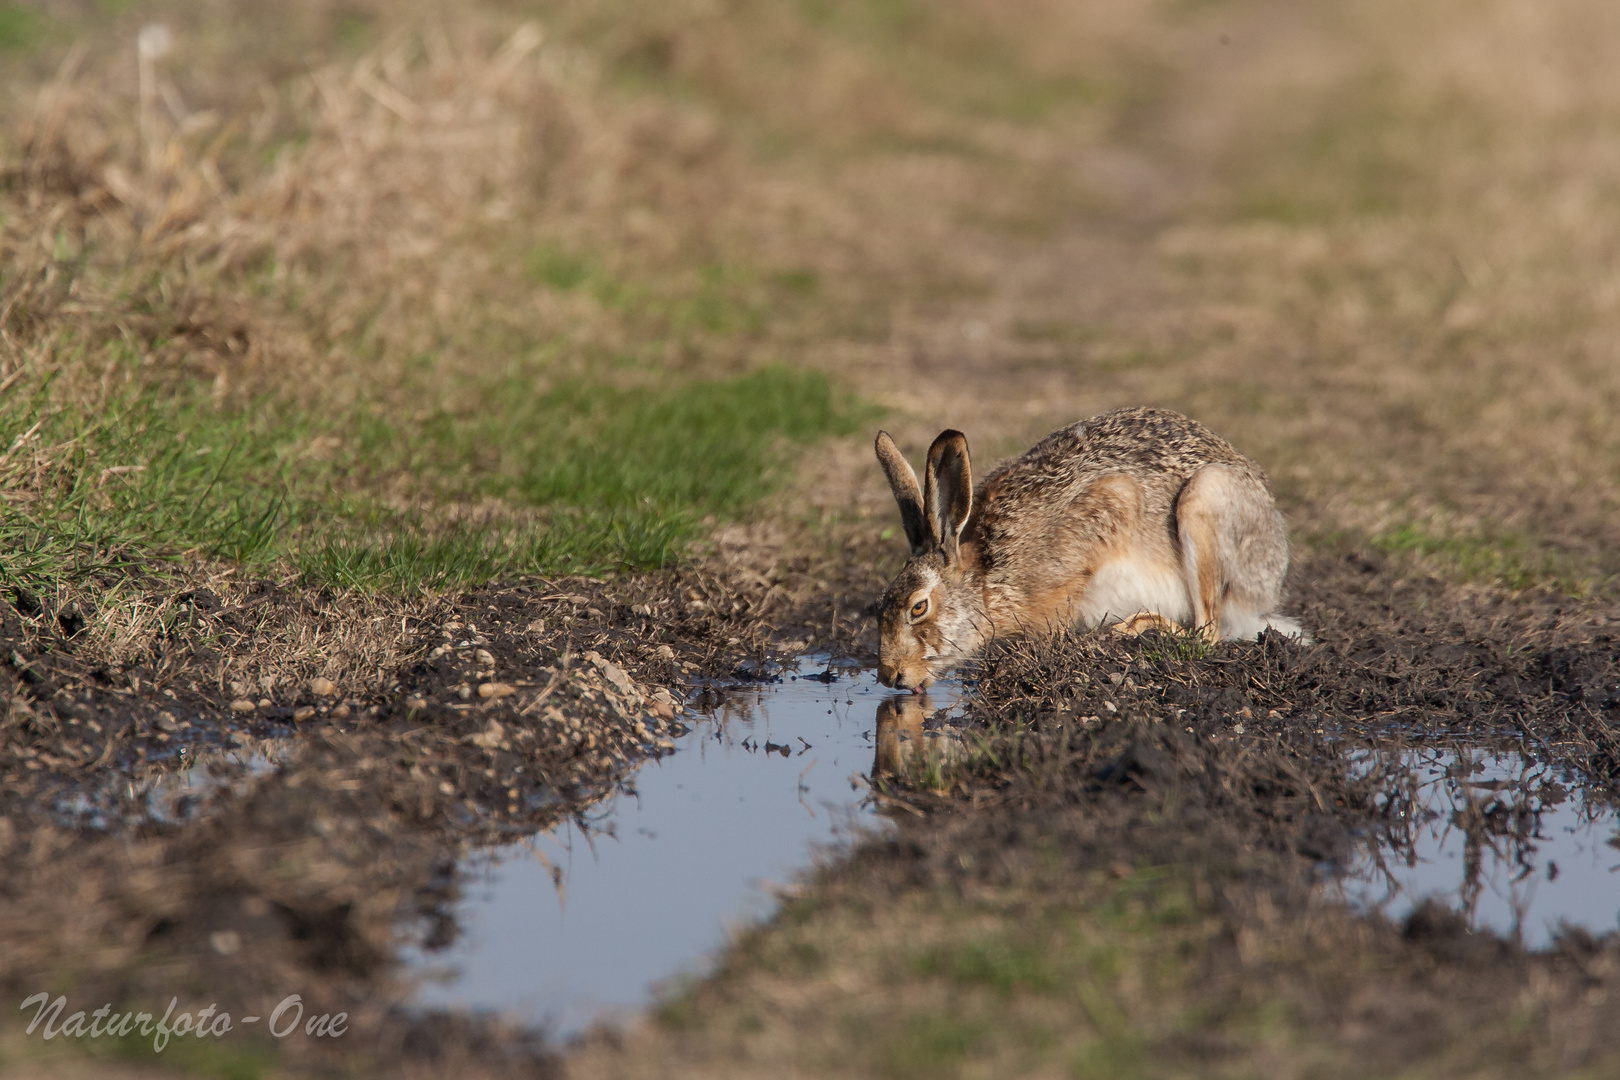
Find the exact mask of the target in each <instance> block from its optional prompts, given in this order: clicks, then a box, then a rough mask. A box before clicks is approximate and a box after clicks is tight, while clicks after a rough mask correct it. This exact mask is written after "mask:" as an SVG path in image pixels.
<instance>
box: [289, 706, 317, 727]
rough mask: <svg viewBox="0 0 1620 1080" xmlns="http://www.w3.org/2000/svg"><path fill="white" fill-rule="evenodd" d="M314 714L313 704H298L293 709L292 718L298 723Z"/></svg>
mask: <svg viewBox="0 0 1620 1080" xmlns="http://www.w3.org/2000/svg"><path fill="white" fill-rule="evenodd" d="M314 715H315V706H313V705H300V706H299V707H298V708H296V709H294V710H293V720H294V721H296V722H297V723H300V724H302V723H303V722H304V721H305V720H308V719H309V718H310V717H312V716H314Z"/></svg>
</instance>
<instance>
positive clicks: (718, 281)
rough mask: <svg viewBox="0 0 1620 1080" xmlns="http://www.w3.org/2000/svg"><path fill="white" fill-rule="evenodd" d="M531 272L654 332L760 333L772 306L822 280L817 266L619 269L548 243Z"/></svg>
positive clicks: (532, 255) (798, 297)
mask: <svg viewBox="0 0 1620 1080" xmlns="http://www.w3.org/2000/svg"><path fill="white" fill-rule="evenodd" d="M523 271H524V276H525V277H527V278H528V279H529V280H530V281H532V282H534V283H535V284H537V285H541V286H544V287H545V288H547V289H550V290H551V291H553V292H558V293H584V294H586V295H588V296H590V297H592V298H593V299H594V300H595V301H596V302H597V303H598V304H601V305H602V306H603V307H604V308H607V309H609V310H612V311H616V312H619V313H620V314H621V315H623V316H624V317H625V318H626V319H628V320H629V321H630V322H631V323H633V324H634V325H635V326H636V327H638V328H639V329H641V330H642V331H643V332H645V333H646V334H647V335H649V336H650V337H652V338H655V339H656V338H661V337H664V336H673V337H677V338H682V339H687V338H691V337H694V336H697V335H700V334H704V335H749V334H756V333H758V332H759V331H760V330H761V329H763V328H764V326H765V321H766V318H765V311H766V308H767V306H773V304H774V303H775V302H784V301H785V302H788V303H794V302H801V303H802V302H803V301H804V300H806V299H808V298H810V297H813V296H814V295H815V293H816V291H817V289H818V286H819V281H818V279H817V278H816V276H815V274H814V272H813V271H805V270H788V271H784V272H782V273H780V274H774V275H770V276H767V277H763V278H762V277H761V276H760V275H758V274H756V273H754V272H752V271H750V270H747V269H744V268H741V267H736V266H727V265H719V264H711V265H706V266H700V267H697V268H695V269H692V270H689V271H687V272H685V273H683V274H680V275H677V276H675V277H673V278H670V279H668V280H663V281H657V282H647V281H640V280H630V279H627V278H624V277H621V276H619V275H616V274H614V273H612V272H611V271H610V270H609V269H608V268H607V267H605V266H604V265H602V263H601V262H600V261H599V260H597V259H596V258H594V257H592V256H590V255H587V254H582V253H580V252H577V251H573V250H570V249H568V248H565V247H563V246H561V245H559V244H555V243H545V244H541V245H539V246H538V247H536V248H534V249H533V250H532V251H530V252H529V254H528V256H527V257H526V258H525V259H524V264H523Z"/></svg>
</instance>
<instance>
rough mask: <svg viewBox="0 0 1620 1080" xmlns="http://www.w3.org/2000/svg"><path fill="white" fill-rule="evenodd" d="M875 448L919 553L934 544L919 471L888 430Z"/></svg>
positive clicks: (879, 436)
mask: <svg viewBox="0 0 1620 1080" xmlns="http://www.w3.org/2000/svg"><path fill="white" fill-rule="evenodd" d="M873 448H874V449H875V450H877V459H878V464H879V465H882V466H883V474H884V475H885V476H887V477H888V478H889V489H890V490H891V491H893V492H894V501H895V502H897V503H899V504H900V523H901V525H903V526H904V527H905V530H906V540H907V541H908V542H909V543H910V544H911V553H912V554H913V555H920V554H921V553H922V552H924V551H927V550H928V549H929V548H930V547H932V546H933V536H932V535H931V534H930V533H929V531H928V520H927V519H926V518H925V517H923V497H922V488H920V487H918V486H917V474H916V473H915V472H913V471H912V469H911V463H910V462H908V461H907V460H906V458H905V455H904V454H902V453H900V448H899V447H898V446H896V445H894V440H893V439H891V438H889V433H888V432H887V431H880V432H878V433H877V442H876V443H874V444H873Z"/></svg>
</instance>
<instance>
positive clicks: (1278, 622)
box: [1265, 615, 1312, 645]
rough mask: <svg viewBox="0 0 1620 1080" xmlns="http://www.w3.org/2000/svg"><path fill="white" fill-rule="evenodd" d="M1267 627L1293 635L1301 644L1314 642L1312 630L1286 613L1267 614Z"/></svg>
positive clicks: (1280, 632)
mask: <svg viewBox="0 0 1620 1080" xmlns="http://www.w3.org/2000/svg"><path fill="white" fill-rule="evenodd" d="M1265 629H1267V630H1275V631H1277V633H1279V634H1283V635H1286V636H1287V637H1291V638H1293V639H1295V640H1296V641H1298V642H1299V643H1300V644H1301V645H1309V644H1311V643H1312V638H1311V632H1310V631H1309V630H1307V629H1305V628H1304V627H1303V626H1301V625H1299V623H1298V622H1296V621H1295V620H1293V619H1290V618H1289V617H1288V616H1286V615H1267V616H1266V625H1265Z"/></svg>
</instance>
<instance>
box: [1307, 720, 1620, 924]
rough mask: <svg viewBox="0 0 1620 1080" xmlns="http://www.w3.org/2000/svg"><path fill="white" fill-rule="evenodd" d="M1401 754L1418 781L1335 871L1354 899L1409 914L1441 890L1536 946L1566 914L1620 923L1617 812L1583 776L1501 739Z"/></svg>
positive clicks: (1469, 912)
mask: <svg viewBox="0 0 1620 1080" xmlns="http://www.w3.org/2000/svg"><path fill="white" fill-rule="evenodd" d="M1402 765H1403V766H1404V767H1405V770H1406V771H1407V772H1408V774H1409V775H1410V776H1411V781H1412V782H1411V784H1410V787H1409V789H1408V791H1406V792H1404V793H1402V794H1401V795H1399V796H1398V797H1397V798H1396V799H1395V801H1394V802H1393V803H1392V806H1391V811H1392V813H1391V815H1390V816H1391V818H1392V819H1393V820H1394V821H1395V823H1396V824H1395V827H1394V828H1393V829H1391V830H1390V831H1389V833H1388V834H1387V835H1386V836H1385V837H1383V838H1382V840H1381V842H1380V843H1378V844H1377V845H1375V846H1373V847H1371V848H1368V849H1364V850H1363V852H1362V853H1361V854H1360V855H1359V857H1358V858H1356V859H1355V860H1354V861H1353V862H1352V864H1351V865H1350V866H1349V867H1348V868H1347V872H1346V873H1345V874H1344V875H1343V876H1342V877H1341V878H1339V880H1338V882H1337V883H1336V887H1337V888H1339V889H1341V890H1342V891H1343V894H1344V897H1345V898H1346V899H1347V900H1349V901H1350V902H1351V903H1353V904H1355V905H1357V906H1359V907H1362V908H1374V909H1378V910H1381V911H1383V912H1385V913H1386V914H1388V915H1389V916H1390V917H1392V918H1395V919H1402V918H1404V917H1405V916H1406V915H1407V914H1409V913H1410V912H1411V911H1412V909H1413V908H1414V907H1415V906H1416V905H1417V904H1419V903H1421V902H1422V901H1423V900H1425V899H1428V898H1430V897H1433V898H1436V899H1438V900H1440V901H1441V902H1443V903H1445V904H1446V905H1447V906H1449V907H1452V908H1455V909H1456V910H1458V911H1460V912H1461V913H1462V914H1463V915H1464V916H1465V917H1466V918H1467V919H1468V922H1469V925H1470V926H1472V927H1475V928H1476V929H1489V930H1493V931H1495V932H1496V933H1499V934H1501V935H1503V936H1504V937H1507V938H1510V939H1516V940H1518V941H1519V942H1521V943H1522V944H1523V945H1525V946H1526V947H1528V948H1532V949H1537V948H1544V947H1546V946H1547V945H1548V944H1550V943H1551V941H1552V939H1553V936H1554V935H1555V934H1556V932H1557V928H1558V925H1559V924H1560V923H1567V924H1569V925H1571V926H1576V927H1580V928H1582V929H1584V930H1588V931H1590V932H1592V933H1595V934H1598V933H1604V932H1607V931H1612V930H1615V929H1617V928H1620V922H1617V917H1620V817H1617V816H1616V813H1615V809H1614V807H1612V806H1607V805H1597V804H1593V803H1588V802H1586V801H1585V800H1583V799H1582V797H1581V795H1580V789H1579V782H1578V780H1576V779H1575V778H1573V777H1569V776H1563V775H1560V774H1559V773H1558V771H1557V770H1555V769H1554V768H1552V767H1550V766H1548V765H1546V764H1544V763H1542V762H1539V761H1537V760H1536V759H1534V758H1532V757H1529V756H1527V755H1523V754H1518V753H1502V752H1497V751H1485V750H1480V751H1474V752H1463V753H1458V752H1454V751H1443V752H1442V751H1430V752H1419V753H1413V754H1411V755H1409V756H1408V757H1407V758H1406V759H1405V760H1403V761H1402Z"/></svg>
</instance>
